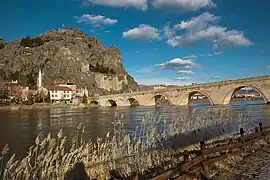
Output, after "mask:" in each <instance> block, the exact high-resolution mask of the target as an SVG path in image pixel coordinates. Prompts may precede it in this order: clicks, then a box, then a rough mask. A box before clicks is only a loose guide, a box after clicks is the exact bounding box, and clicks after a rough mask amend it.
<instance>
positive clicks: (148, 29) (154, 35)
mask: <svg viewBox="0 0 270 180" xmlns="http://www.w3.org/2000/svg"><path fill="white" fill-rule="evenodd" d="M123 37H124V38H126V39H131V40H158V39H160V34H159V31H158V29H156V28H154V27H152V26H150V25H147V24H141V25H139V26H138V27H135V28H133V29H130V30H128V31H125V32H123Z"/></svg>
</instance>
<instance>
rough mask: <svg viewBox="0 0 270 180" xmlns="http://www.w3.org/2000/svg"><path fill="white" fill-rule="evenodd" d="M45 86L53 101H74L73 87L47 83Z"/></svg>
mask: <svg viewBox="0 0 270 180" xmlns="http://www.w3.org/2000/svg"><path fill="white" fill-rule="evenodd" d="M44 88H45V89H46V90H47V94H48V93H49V95H50V100H51V101H52V102H70V103H71V102H72V99H73V97H72V89H71V88H69V87H66V86H58V85H46V86H44Z"/></svg>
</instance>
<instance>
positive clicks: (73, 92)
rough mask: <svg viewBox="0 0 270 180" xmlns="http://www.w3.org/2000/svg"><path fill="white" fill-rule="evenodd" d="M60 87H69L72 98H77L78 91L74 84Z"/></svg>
mask: <svg viewBox="0 0 270 180" xmlns="http://www.w3.org/2000/svg"><path fill="white" fill-rule="evenodd" d="M58 86H64V87H68V88H70V89H71V90H72V98H73V99H74V98H76V91H77V86H76V85H75V84H73V83H69V82H68V83H65V84H59V85H58Z"/></svg>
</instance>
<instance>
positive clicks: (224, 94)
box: [89, 76, 270, 106]
mask: <svg viewBox="0 0 270 180" xmlns="http://www.w3.org/2000/svg"><path fill="white" fill-rule="evenodd" d="M243 87H251V88H254V89H255V90H257V92H258V93H259V94H260V95H261V97H262V98H263V99H264V101H265V103H270V76H261V77H252V78H245V79H238V80H227V81H220V82H215V83H207V84H198V85H190V86H182V87H177V88H169V89H159V90H150V91H139V92H133V93H123V94H114V95H106V96H99V97H95V98H90V99H89V100H90V102H91V103H95V104H99V105H100V106H130V105H131V104H132V103H134V102H136V103H137V104H139V105H141V106H154V105H155V104H156V101H157V100H158V99H159V98H161V97H163V98H165V99H167V100H168V101H169V102H170V104H171V105H187V104H188V103H189V100H190V96H192V95H193V94H195V93H201V94H203V95H204V96H206V97H207V98H208V99H209V101H210V103H211V104H212V105H221V104H228V103H229V102H230V100H231V97H232V95H233V94H234V92H235V91H237V90H239V89H241V88H243Z"/></svg>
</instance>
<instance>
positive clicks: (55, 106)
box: [0, 103, 92, 110]
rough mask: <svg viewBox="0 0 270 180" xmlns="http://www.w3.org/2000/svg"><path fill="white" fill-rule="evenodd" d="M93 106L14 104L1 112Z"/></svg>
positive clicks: (1, 108) (3, 108)
mask: <svg viewBox="0 0 270 180" xmlns="http://www.w3.org/2000/svg"><path fill="white" fill-rule="evenodd" d="M87 107H92V105H85V104H82V103H79V104H53V103H37V104H32V105H24V104H19V105H18V104H13V105H8V106H2V107H0V110H26V109H52V108H73V109H75V108H87Z"/></svg>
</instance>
